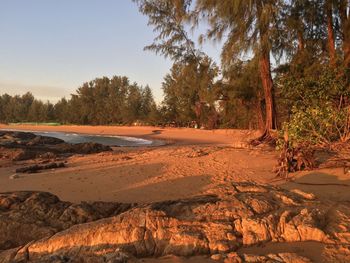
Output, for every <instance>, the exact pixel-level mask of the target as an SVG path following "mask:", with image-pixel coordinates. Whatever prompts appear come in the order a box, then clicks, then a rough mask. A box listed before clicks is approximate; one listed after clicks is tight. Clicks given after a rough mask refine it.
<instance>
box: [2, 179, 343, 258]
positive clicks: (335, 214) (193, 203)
mask: <svg viewBox="0 0 350 263" xmlns="http://www.w3.org/2000/svg"><path fill="white" fill-rule="evenodd" d="M22 195H24V196H25V197H11V194H7V199H8V200H9V201H2V202H1V203H3V205H2V207H4V208H3V210H2V211H5V212H2V214H1V216H2V218H5V219H6V224H3V225H2V226H1V227H2V229H5V232H4V231H3V230H2V229H1V230H0V235H1V233H8V234H7V235H6V234H5V237H4V236H2V237H1V238H0V239H1V240H8V242H13V244H12V245H11V246H9V245H7V247H14V245H15V244H24V243H25V242H19V241H20V240H24V239H26V241H27V242H28V243H27V244H26V245H24V246H22V247H19V248H16V249H12V250H11V249H10V250H6V251H4V252H2V253H1V254H0V259H2V262H22V261H23V260H30V262H54V260H56V261H55V262H68V261H69V260H72V261H69V262H78V261H74V259H77V258H82V259H86V260H85V261H84V260H83V261H80V262H123V260H124V259H125V258H128V257H129V258H133V257H158V256H164V255H169V254H172V255H178V256H192V255H217V254H219V255H222V257H221V258H219V257H220V256H218V259H219V260H221V259H222V260H226V262H242V260H243V262H308V261H302V260H304V259H302V258H301V259H300V260H299V261H293V260H291V259H290V258H291V257H292V254H285V253H279V254H276V255H267V256H265V259H264V260H263V261H259V260H260V259H262V258H260V259H259V258H258V259H257V261H253V259H252V258H250V259H249V255H240V256H237V257H234V253H233V254H232V252H235V251H237V249H239V248H241V247H243V246H252V245H257V244H262V243H267V242H292V241H293V242H295V241H299V242H301V241H318V242H322V243H325V244H329V245H333V244H337V243H339V244H340V243H342V244H343V245H344V244H350V240H349V237H350V224H349V223H350V207H349V206H347V205H341V206H335V204H332V203H329V204H324V203H320V202H319V201H317V200H315V199H314V198H306V197H307V195H305V193H302V192H300V191H295V192H290V191H286V190H282V189H279V188H275V187H272V186H267V185H256V184H252V183H239V184H232V188H231V190H230V191H228V192H226V193H225V195H222V196H220V197H219V196H216V195H206V196H199V197H193V198H190V199H184V200H177V201H167V202H159V203H152V204H148V205H141V206H136V207H133V208H131V209H129V208H130V207H128V208H127V209H121V210H118V209H117V210H118V212H115V211H116V208H118V207H119V208H120V204H119V206H118V205H117V206H113V204H109V205H110V206H111V208H110V209H106V205H105V204H103V205H101V204H100V205H98V203H95V204H86V206H85V205H76V206H75V205H71V204H69V203H65V202H61V201H59V200H58V199H57V197H55V196H52V195H50V194H47V193H17V194H15V196H22ZM309 197H310V196H309ZM16 198H21V200H23V201H20V202H19V201H13V200H16ZM38 199H39V200H42V201H39V202H37V201H35V200H38ZM4 200H5V199H4ZM44 200H47V201H44ZM23 204H24V207H25V208H24V209H21V208H20V207H22V205H23ZM34 204H35V205H34ZM16 207H17V208H16ZM98 207H103V209H102V210H103V211H104V212H101V208H98ZM28 210H29V212H27V211H28ZM6 211H7V212H6ZM11 211H16V212H11ZM96 211H97V212H96ZM106 211H109V212H106ZM121 211H124V212H122V213H120V212H121ZM113 213H115V214H117V215H115V216H114V215H113ZM11 214H12V217H11V216H10V215H11ZM102 217H104V218H103V219H100V220H97V221H94V220H96V219H98V218H102ZM15 218H16V219H15ZM17 218H19V219H20V220H17ZM0 222H5V221H4V220H0ZM83 222H87V223H84V224H81V223H83ZM74 224H75V225H74ZM5 225H6V226H5ZM11 225H13V227H11ZM20 225H24V226H25V229H22V230H21V231H17V232H16V233H17V234H16V237H17V239H16V240H15V241H11V235H10V232H12V231H16V229H17V228H19V227H20ZM72 225H73V226H72ZM35 227H36V229H37V231H36V233H37V235H36V236H33V238H32V240H33V241H32V242H29V241H30V238H29V236H31V234H29V232H27V231H29V228H35ZM62 229H65V230H63V231H60V230H62ZM58 231H60V232H58ZM55 232H57V233H56V234H54V233H55ZM21 234H22V235H24V237H23V238H22V237H21ZM2 235H4V234H2ZM44 236H45V238H42V239H40V240H38V239H39V238H40V237H44ZM3 248H4V245H3ZM320 253H321V252H320ZM214 257H215V256H214ZM230 258H231V259H230ZM248 259H249V260H250V261H249V260H248ZM43 260H44V261H43ZM45 260H47V261H45ZM50 260H51V261H50ZM228 260H232V261H228ZM234 260H235V261H234ZM238 260H241V261H238ZM305 260H306V259H305ZM0 262H1V260H0Z"/></svg>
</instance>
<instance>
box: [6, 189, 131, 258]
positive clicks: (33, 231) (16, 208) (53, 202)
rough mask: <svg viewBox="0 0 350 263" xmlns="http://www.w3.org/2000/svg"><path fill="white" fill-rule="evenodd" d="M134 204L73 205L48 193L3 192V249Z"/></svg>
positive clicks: (114, 212) (119, 210)
mask: <svg viewBox="0 0 350 263" xmlns="http://www.w3.org/2000/svg"><path fill="white" fill-rule="evenodd" d="M132 206H134V205H133V204H122V203H108V202H92V203H87V202H85V203H81V204H71V203H69V202H63V201H60V200H59V199H58V198H57V197H56V196H55V195H52V194H50V193H45V192H13V193H0V250H2V249H9V248H14V247H17V246H21V245H25V244H26V243H29V242H30V241H33V240H37V239H41V238H44V237H49V236H52V235H53V234H54V233H56V232H59V231H61V230H63V229H67V228H69V227H71V226H73V225H75V224H81V223H86V222H91V221H94V220H98V219H101V218H105V217H109V216H114V215H117V214H119V213H122V212H124V211H126V210H128V209H130V208H131V207H132ZM0 262H1V261H0Z"/></svg>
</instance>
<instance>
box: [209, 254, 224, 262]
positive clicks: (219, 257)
mask: <svg viewBox="0 0 350 263" xmlns="http://www.w3.org/2000/svg"><path fill="white" fill-rule="evenodd" d="M210 258H211V259H212V260H217V261H219V260H222V259H223V256H222V255H221V254H214V255H212V256H211V257H210Z"/></svg>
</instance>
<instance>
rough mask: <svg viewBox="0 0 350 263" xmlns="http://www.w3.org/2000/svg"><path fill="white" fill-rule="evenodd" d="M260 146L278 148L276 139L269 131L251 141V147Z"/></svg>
mask: <svg viewBox="0 0 350 263" xmlns="http://www.w3.org/2000/svg"><path fill="white" fill-rule="evenodd" d="M260 144H267V145H270V146H276V138H275V137H274V136H273V135H272V134H271V132H270V131H269V130H265V131H264V133H263V134H262V135H261V136H260V137H258V138H256V139H253V140H251V141H250V145H252V146H258V145H260Z"/></svg>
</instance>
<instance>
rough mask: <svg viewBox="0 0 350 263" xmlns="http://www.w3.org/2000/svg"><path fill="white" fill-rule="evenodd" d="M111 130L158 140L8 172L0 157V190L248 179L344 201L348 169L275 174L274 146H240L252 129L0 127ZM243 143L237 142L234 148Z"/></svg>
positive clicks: (104, 194) (181, 191)
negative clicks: (41, 168)
mask: <svg viewBox="0 0 350 263" xmlns="http://www.w3.org/2000/svg"><path fill="white" fill-rule="evenodd" d="M6 128H9V129H21V130H40V131H65V132H79V133H89V134H111V135H125V136H135V137H140V138H148V139H157V140H165V141H167V142H168V143H169V144H168V145H166V146H159V147H142V148H132V147H131V148H126V147H117V148H114V151H113V152H110V153H109V152H107V153H100V154H93V155H85V156H74V157H70V158H69V159H68V165H67V168H63V169H57V170H50V171H45V172H41V173H37V174H30V175H20V178H18V179H10V178H9V177H10V175H12V174H13V173H14V170H15V168H16V167H14V166H12V165H11V164H8V163H4V162H0V166H1V167H0V192H6V191H17V190H40V191H48V192H51V193H53V194H56V195H57V196H59V197H60V198H61V199H62V200H67V201H71V202H80V201H86V200H90V201H91V200H102V201H115V202H128V203H129V202H137V203H147V202H154V201H163V200H169V199H178V198H185V197H190V196H193V195H199V194H207V193H215V191H216V192H220V191H221V190H223V189H224V188H225V186H227V185H228V184H230V182H233V181H235V182H242V181H251V182H257V183H267V184H275V185H279V186H281V187H283V188H286V189H295V188H297V189H301V190H303V191H306V192H312V193H315V194H316V196H318V197H319V198H321V199H324V200H333V201H349V200H350V191H348V190H349V187H350V176H349V175H344V174H343V170H342V169H341V168H333V169H317V170H314V171H304V172H300V173H296V174H293V175H291V178H292V179H293V181H289V182H286V181H285V180H276V178H275V174H274V173H273V172H272V169H273V167H274V165H275V164H276V157H277V153H276V152H275V151H273V150H267V149H264V148H261V149H256V148H255V149H249V148H244V146H246V142H247V140H248V139H250V138H253V137H254V136H256V135H257V134H258V132H254V131H242V130H215V131H206V130H196V129H186V128H183V129H178V128H165V129H160V128H155V127H113V126H25V125H23V126H6V125H0V129H6ZM242 147H243V148H242Z"/></svg>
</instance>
